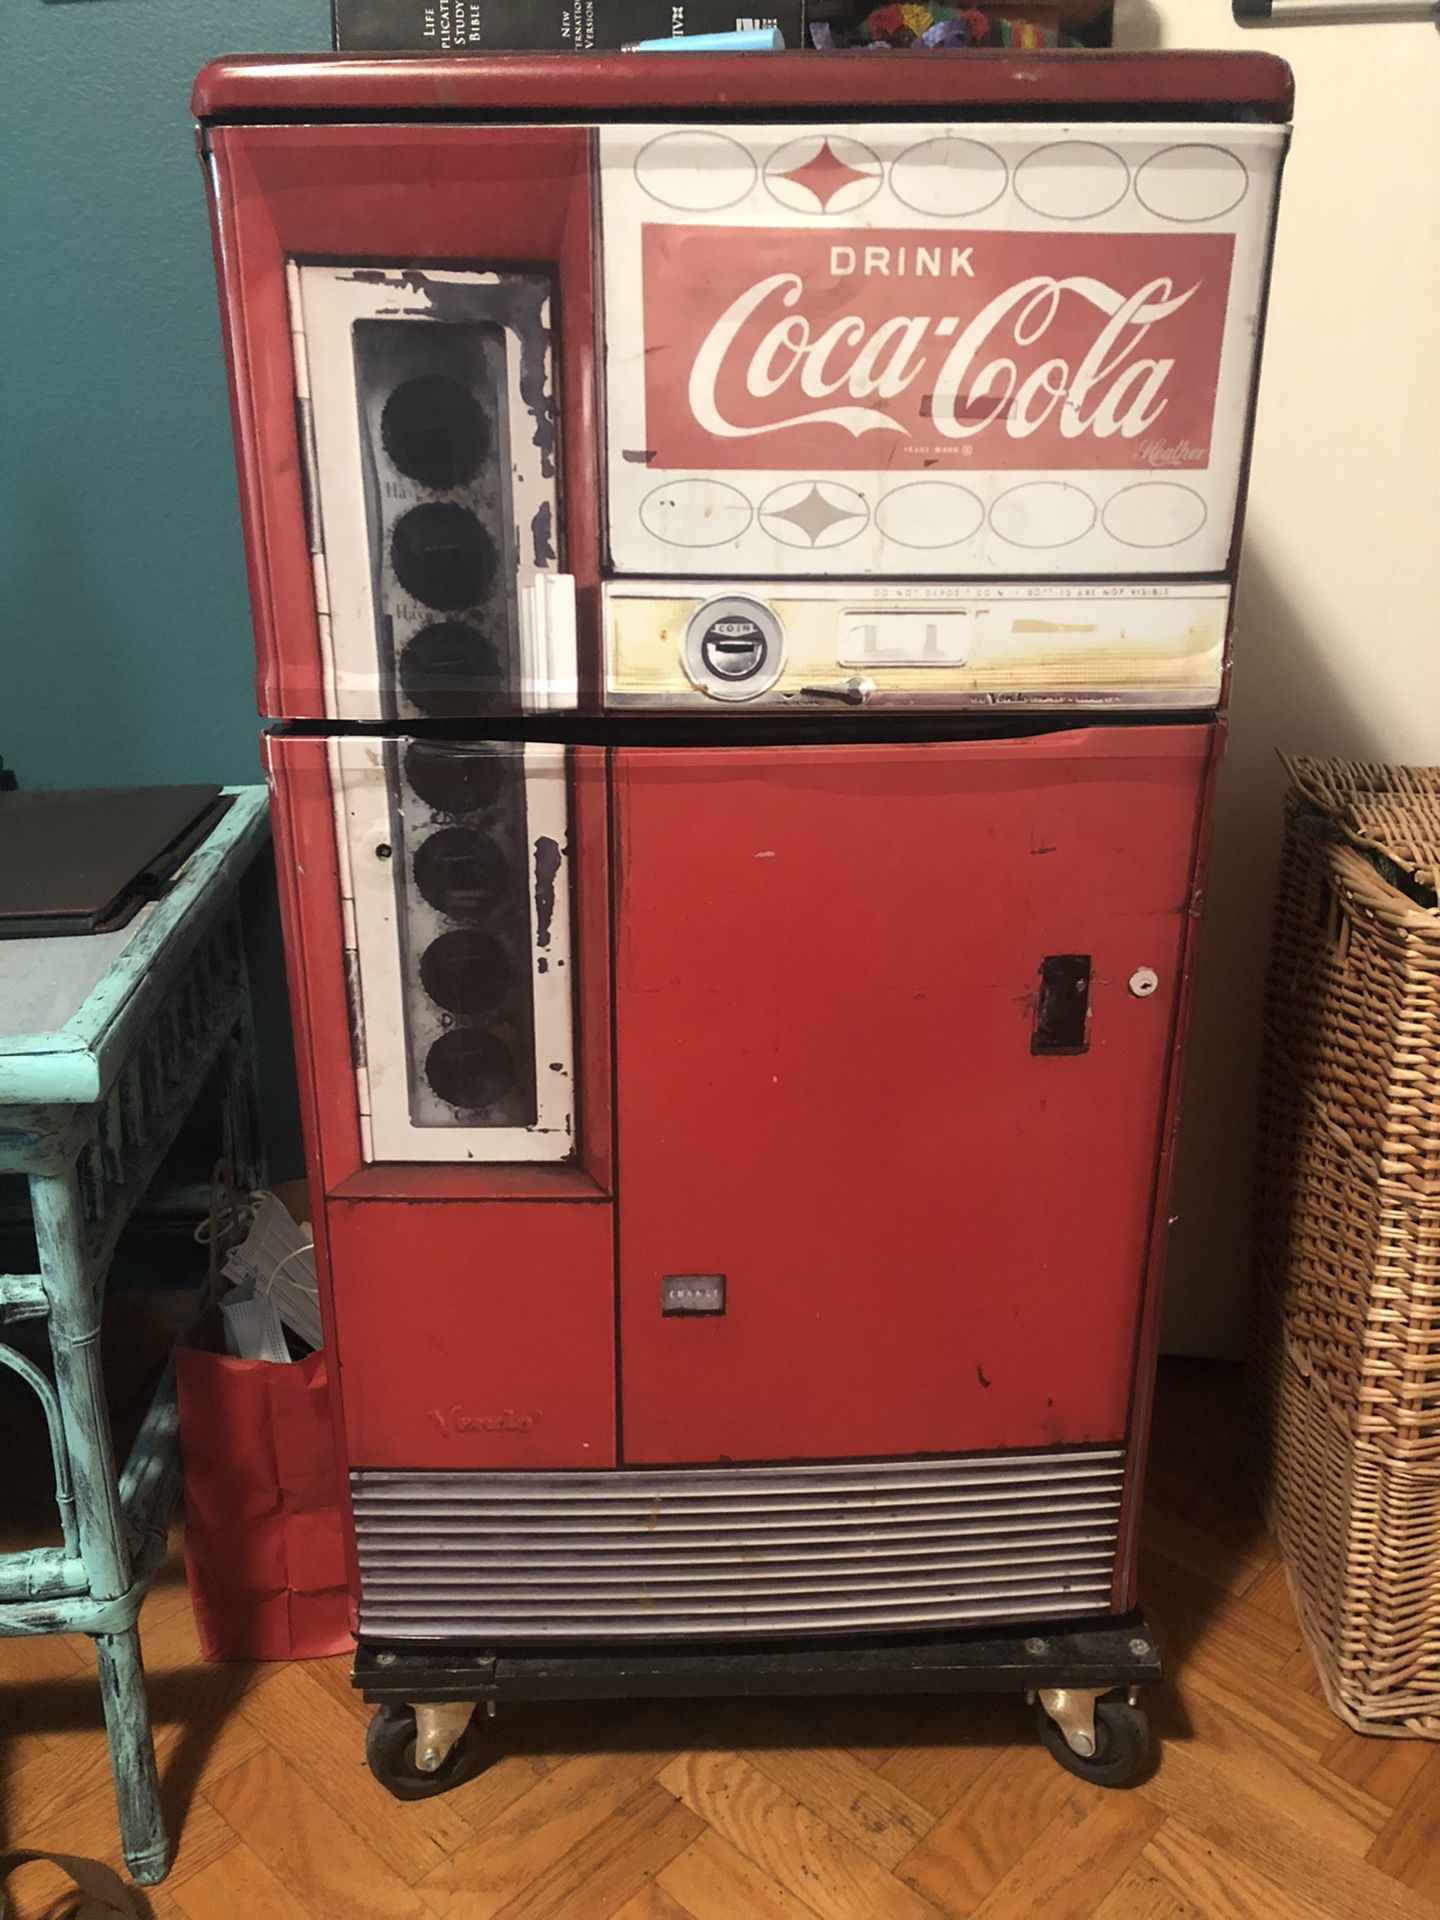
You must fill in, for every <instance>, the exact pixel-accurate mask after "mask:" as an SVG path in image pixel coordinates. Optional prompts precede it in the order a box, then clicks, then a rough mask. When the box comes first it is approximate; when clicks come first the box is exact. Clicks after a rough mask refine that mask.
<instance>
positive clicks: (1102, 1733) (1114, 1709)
mask: <svg viewBox="0 0 1440 1920" xmlns="http://www.w3.org/2000/svg"><path fill="white" fill-rule="evenodd" d="M1035 1720H1036V1724H1037V1726H1038V1727H1039V1729H1040V1738H1041V1741H1042V1742H1043V1743H1044V1745H1045V1746H1046V1747H1047V1748H1048V1749H1049V1751H1050V1753H1051V1754H1052V1756H1053V1757H1054V1758H1055V1759H1056V1760H1058V1761H1059V1762H1060V1765H1061V1766H1062V1767H1064V1769H1065V1771H1066V1772H1067V1773H1073V1774H1074V1775H1075V1777H1076V1778H1077V1779H1078V1780H1088V1781H1089V1782H1090V1784H1091V1786H1092V1787H1127V1786H1129V1784H1130V1782H1131V1781H1132V1780H1134V1779H1137V1778H1138V1777H1139V1775H1140V1774H1141V1773H1143V1772H1144V1770H1145V1766H1146V1764H1147V1762H1148V1761H1149V1758H1150V1719H1149V1716H1148V1715H1147V1713H1146V1712H1145V1709H1144V1708H1143V1707H1132V1706H1131V1705H1130V1702H1129V1701H1128V1700H1097V1701H1096V1703H1095V1751H1094V1753H1092V1754H1090V1755H1088V1756H1087V1755H1085V1754H1083V1753H1076V1751H1075V1749H1074V1748H1073V1747H1072V1746H1071V1745H1070V1743H1069V1741H1068V1740H1067V1739H1066V1738H1065V1736H1064V1734H1063V1733H1062V1732H1061V1731H1060V1729H1059V1727H1057V1726H1056V1724H1055V1722H1054V1721H1053V1720H1052V1719H1051V1718H1050V1716H1049V1714H1048V1713H1047V1712H1046V1711H1045V1709H1044V1707H1042V1706H1041V1705H1040V1703H1039V1701H1038V1700H1037V1701H1036V1703H1035Z"/></svg>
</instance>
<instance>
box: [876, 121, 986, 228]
mask: <svg viewBox="0 0 1440 1920" xmlns="http://www.w3.org/2000/svg"><path fill="white" fill-rule="evenodd" d="M1009 179H1010V169H1009V168H1008V167H1007V166H1006V164H1005V162H1004V161H1003V160H1002V159H1001V158H1000V156H999V154H998V153H996V151H995V149H994V148H993V147H987V146H984V145H983V144H982V143H981V142H980V141H979V140H958V139H956V138H954V137H953V136H952V135H949V134H942V135H941V136H939V137H938V138H937V139H934V140H921V141H918V142H917V143H916V145H915V146H913V147H907V148H906V149H905V151H904V153H902V154H901V155H900V157H899V158H898V159H897V160H896V161H895V162H894V164H893V165H892V167H891V168H890V187H891V191H892V192H893V193H894V195H895V198H896V199H897V200H898V201H899V202H900V203H901V205H902V206H906V207H909V208H910V209H911V210H912V211H913V212H915V213H928V214H933V215H934V216H935V218H936V219H937V220H948V219H957V218H959V217H960V216H962V215H964V214H970V213H983V212H984V211H985V209H986V207H993V206H994V204H995V202H996V201H997V200H998V199H999V198H1000V196H1001V194H1002V193H1004V191H1005V187H1006V184H1007V183H1008V181H1009Z"/></svg>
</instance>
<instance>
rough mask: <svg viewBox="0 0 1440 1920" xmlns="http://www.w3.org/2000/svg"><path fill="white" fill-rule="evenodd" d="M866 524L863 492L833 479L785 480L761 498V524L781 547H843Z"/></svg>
mask: <svg viewBox="0 0 1440 1920" xmlns="http://www.w3.org/2000/svg"><path fill="white" fill-rule="evenodd" d="M869 524H870V509H869V507H868V506H867V505H866V504H865V499H864V496H863V495H862V494H858V493H856V491H855V489H854V488H853V487H842V486H841V485H840V484H839V482H838V481H836V480H787V481H786V483H785V485H784V486H783V487H776V488H775V490H774V492H773V493H768V494H766V496H765V498H764V499H763V500H762V501H761V502H760V525H761V526H762V527H763V528H764V530H765V532H766V533H768V534H769V536H770V538H771V539H772V540H778V541H779V542H780V544H781V546H782V547H800V548H803V549H804V550H806V551H807V552H813V551H814V550H815V549H817V548H819V547H843V546H844V545H845V544H846V542H847V541H850V540H853V539H854V538H855V537H856V535H857V534H861V533H863V532H864V531H865V529H866V527H867V526H868V525H869Z"/></svg>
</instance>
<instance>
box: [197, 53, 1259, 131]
mask: <svg viewBox="0 0 1440 1920" xmlns="http://www.w3.org/2000/svg"><path fill="white" fill-rule="evenodd" d="M1293 95H1294V86H1293V82H1292V79H1291V73H1290V68H1289V67H1288V66H1287V64H1286V63H1285V61H1283V60H1281V59H1279V58H1278V57H1277V56H1276V55H1274V54H1269V53H1214V52H1187V51H1182V50H1174V51H1168V52H1163V53H1128V52H1117V51H1114V50H1094V51H1091V50H1062V51H1057V52H1049V53H1023V54H1015V53H1011V52H1009V51H1007V50H1005V49H1003V48H995V49H991V50H983V51H982V50H968V49H957V50H954V51H936V52H933V53H929V54H926V55H925V56H924V57H923V58H921V57H917V58H911V59H903V58H900V57H898V56H895V57H891V58H889V59H884V58H879V59H868V58H866V57H864V55H863V53H860V52H829V53H818V52H810V53H799V52H795V53H771V54H707V55H705V56H703V57H701V58H698V59H697V58H696V56H695V55H694V54H646V55H645V56H644V57H643V58H637V57H635V56H634V55H632V54H557V53H539V54H536V53H518V54H492V55H488V56H487V55H478V54H464V55H451V56H449V57H447V58H444V59H433V58H431V57H430V56H429V55H428V54H419V55H415V54H398V55H385V56H383V57H375V56H373V55H363V56H353V55H351V56H344V57H337V56H334V55H330V54H294V55H283V56H270V55H254V54H252V55H236V56H227V57H225V58H222V59H219V60H212V61H211V62H210V64H209V65H208V66H206V67H204V68H202V69H201V72H200V75H199V77H198V78H197V80H196V82H195V91H194V94H193V101H192V103H193V106H194V110H195V115H196V118H197V119H200V120H241V121H244V120H279V121H290V120H307V119H311V118H313V117H314V116H315V115H317V114H322V115H332V114H333V115H343V116H345V117H346V118H354V117H357V116H375V117H380V118H386V119H395V118H411V117H427V118H428V117H445V118H454V117H457V116H459V117H466V118H469V117H475V118H490V117H492V116H493V117H494V118H497V119H509V118H512V117H515V116H517V115H540V116H553V117H557V118H588V117H591V116H605V117H614V116H617V115H621V116H623V115H625V114H637V115H649V114H652V113H665V114H671V115H678V116H681V117H684V116H688V115H689V114H691V113H696V112H701V113H703V115H704V117H705V118H706V119H707V120H711V121H713V120H717V119H725V118H729V117H740V118H753V117H755V116H757V115H764V114H766V113H769V114H772V115H773V114H775V113H782V114H793V113H796V112H801V113H805V114H810V115H814V114H816V113H825V112H837V113H846V114H850V115H852V116H853V114H854V113H856V112H863V113H865V114H866V115H867V116H868V117H870V118H884V117H887V116H888V115H890V114H902V115H903V114H907V113H915V114H925V115H928V116H930V117H932V118H933V117H937V116H938V117H941V118H945V117H954V118H968V117H970V116H971V115H973V114H977V113H983V114H987V115H992V116H995V117H1000V118H1006V117H1014V116H1016V115H1023V116H1024V117H1027V118H1030V119H1036V118H1041V117H1043V118H1051V117H1061V116H1065V115H1076V116H1084V115H1085V114H1087V113H1090V114H1093V113H1096V112H1102V113H1103V115H1104V117H1107V118H1110V119H1129V118H1131V117H1133V118H1135V119H1161V120H1173V119H1184V120H1192V121H1193V120H1210V119H1214V120H1237V119H1240V120H1262V121H1282V122H1283V121H1286V120H1288V119H1289V118H1290V111H1291V103H1292V99H1293Z"/></svg>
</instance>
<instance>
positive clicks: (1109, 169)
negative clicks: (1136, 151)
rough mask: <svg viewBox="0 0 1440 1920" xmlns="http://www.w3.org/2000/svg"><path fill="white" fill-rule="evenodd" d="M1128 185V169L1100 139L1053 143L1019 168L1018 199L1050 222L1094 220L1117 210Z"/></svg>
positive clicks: (1021, 163)
mask: <svg viewBox="0 0 1440 1920" xmlns="http://www.w3.org/2000/svg"><path fill="white" fill-rule="evenodd" d="M1129 185H1130V169H1129V168H1128V167H1127V166H1126V164H1125V162H1124V161H1123V160H1122V159H1121V158H1120V155H1119V154H1118V153H1116V151H1115V149H1114V148H1113V147H1102V146H1101V145H1100V143H1099V142H1098V141H1097V140H1054V141H1052V142H1051V143H1050V145H1049V146H1048V147H1036V148H1035V150H1034V151H1033V152H1032V153H1027V154H1026V156H1025V158H1024V159H1023V160H1022V161H1021V162H1020V164H1019V166H1018V167H1016V169H1015V194H1016V198H1017V199H1019V200H1021V201H1023V203H1024V204H1025V205H1026V206H1027V207H1028V208H1029V209H1030V211H1031V212H1032V213H1043V214H1045V215H1046V216H1047V217H1048V218H1049V219H1051V220H1093V219H1094V218H1095V217H1096V215H1097V214H1101V213H1108V212H1109V211H1110V209H1111V208H1112V207H1118V206H1119V204H1120V202H1121V201H1122V200H1123V199H1124V198H1125V193H1126V190H1127V188H1128V187H1129Z"/></svg>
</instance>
